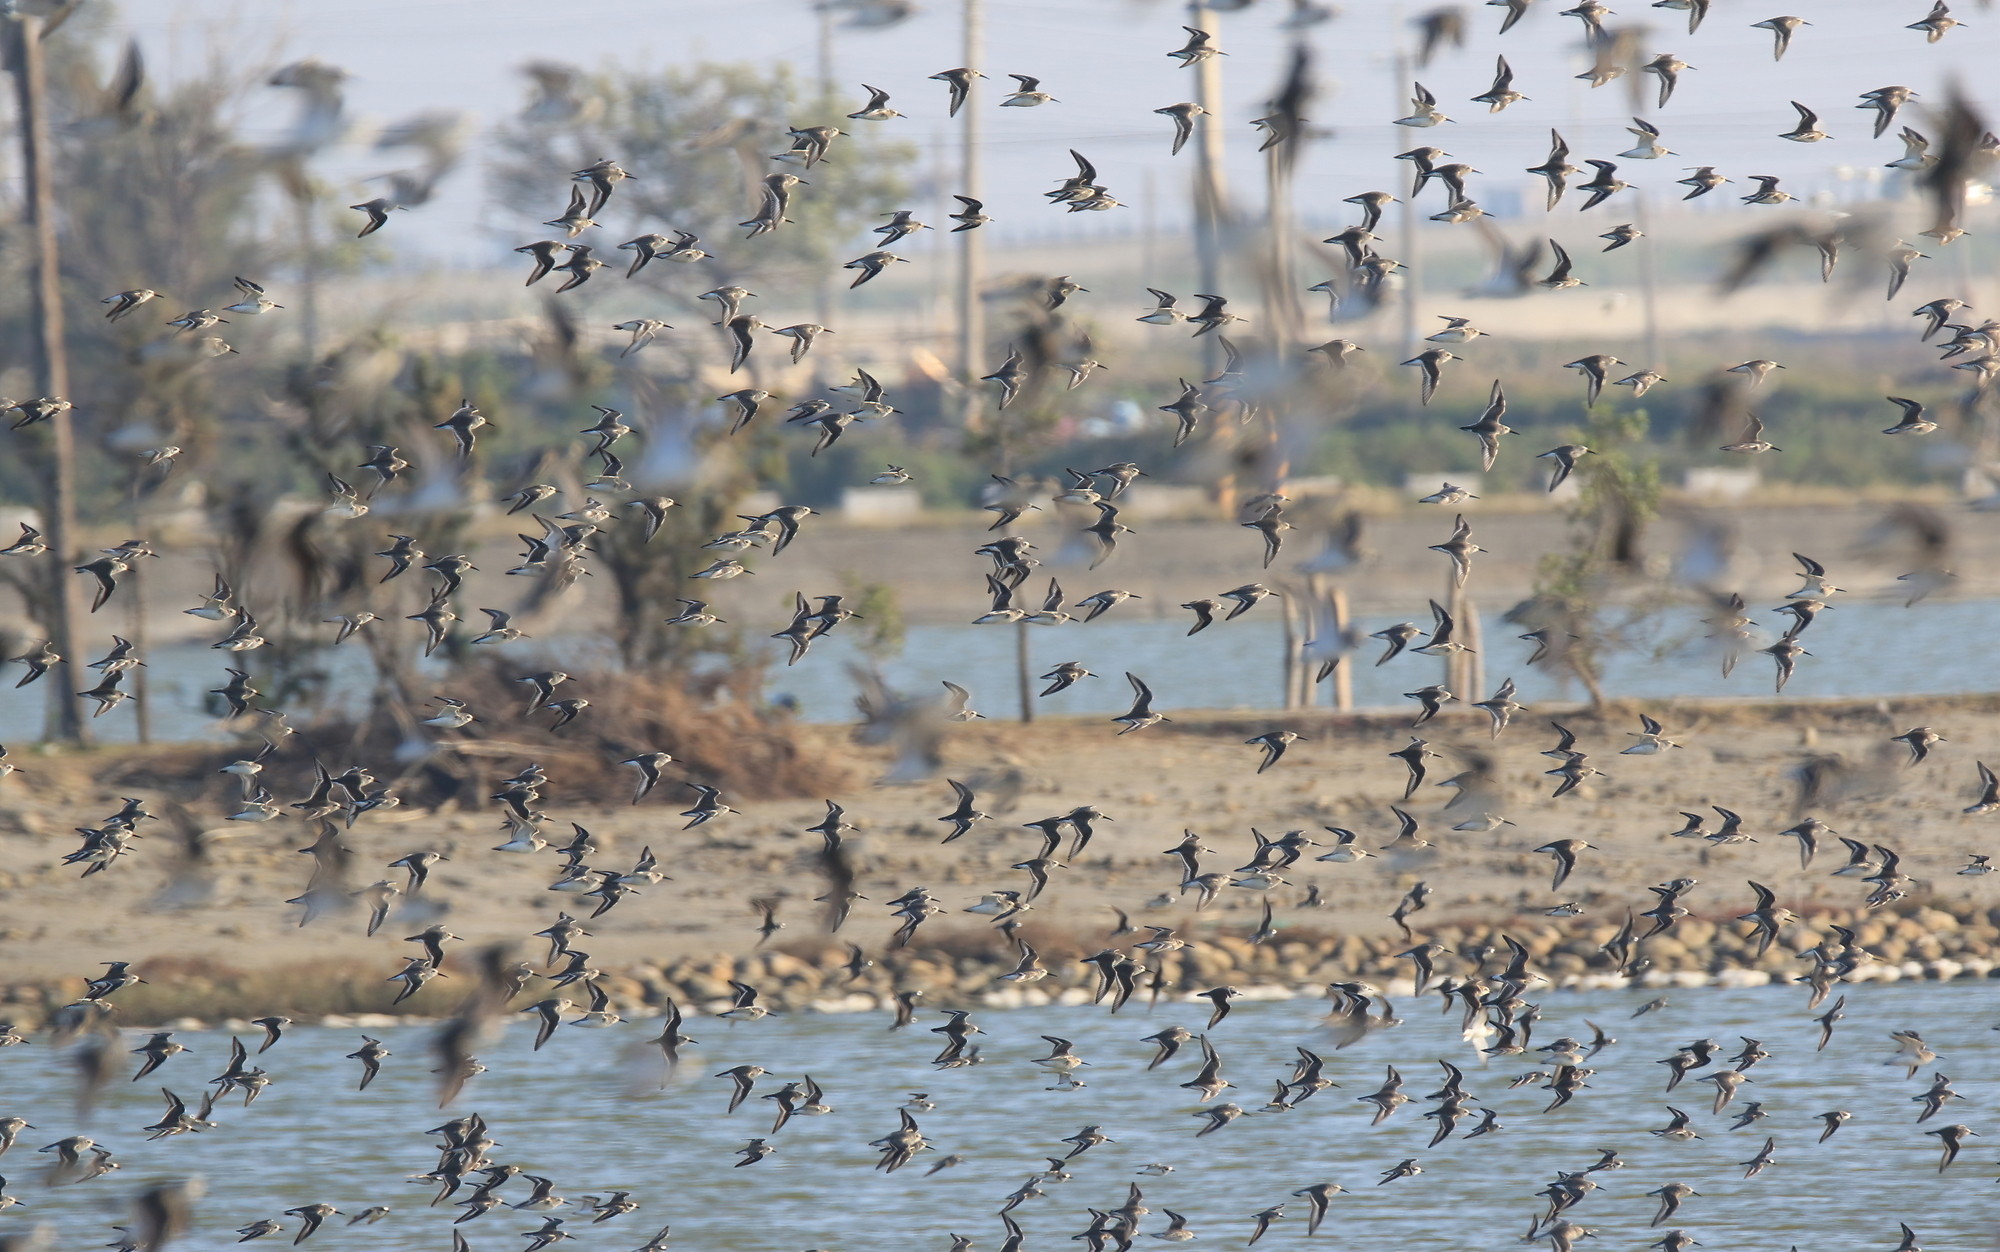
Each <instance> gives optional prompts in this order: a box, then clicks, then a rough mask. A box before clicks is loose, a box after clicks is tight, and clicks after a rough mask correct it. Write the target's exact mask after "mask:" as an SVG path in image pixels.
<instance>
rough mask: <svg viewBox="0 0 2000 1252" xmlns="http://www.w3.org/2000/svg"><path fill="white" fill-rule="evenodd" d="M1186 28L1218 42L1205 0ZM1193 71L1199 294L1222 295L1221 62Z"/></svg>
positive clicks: (1215, 360)
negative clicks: (1197, 111) (1196, 112)
mask: <svg viewBox="0 0 2000 1252" xmlns="http://www.w3.org/2000/svg"><path fill="white" fill-rule="evenodd" d="M1188 25H1189V26H1192V27H1194V28H1195V29H1196V30H1199V31H1205V32H1206V33H1207V34H1208V35H1209V36H1210V39H1209V42H1210V43H1219V42H1220V41H1221V32H1220V31H1219V30H1218V29H1217V22H1216V16H1215V10H1213V9H1211V8H1209V6H1208V0H1189V3H1188ZM1194 71H1195V97H1194V99H1195V103H1196V104H1199V105H1200V106H1201V107H1202V113H1201V115H1200V116H1199V117H1197V118H1195V149H1194V152H1195V173H1194V246H1195V259H1196V260H1197V262H1198V263H1199V265H1200V275H1201V289H1202V291H1203V292H1204V293H1208V294H1212V295H1222V294H1224V292H1223V290H1222V248H1223V242H1224V241H1223V234H1224V232H1225V231H1226V230H1227V229H1228V225H1229V201H1228V193H1227V192H1226V191H1225V190H1224V187H1223V174H1222V109H1223V105H1222V58H1220V57H1203V58H1202V59H1201V60H1200V61H1198V62H1196V63H1195V67H1194ZM1206 340H1207V341H1206V347H1205V352H1206V355H1205V356H1204V358H1203V359H1204V361H1205V363H1206V365H1207V368H1208V371H1209V372H1210V373H1211V374H1212V373H1214V372H1215V371H1216V369H1218V368H1219V367H1220V366H1221V364H1222V346H1221V344H1219V343H1217V342H1216V340H1215V338H1214V337H1213V336H1208V337H1206Z"/></svg>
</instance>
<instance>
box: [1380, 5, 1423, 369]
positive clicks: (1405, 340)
mask: <svg viewBox="0 0 2000 1252" xmlns="http://www.w3.org/2000/svg"><path fill="white" fill-rule="evenodd" d="M1400 13H1401V10H1400V8H1399V9H1398V15H1399V16H1398V21H1397V25H1398V26H1399V27H1400V26H1401V24H1402V23H1401V18H1400ZM1412 81H1413V80H1412V78H1411V75H1410V54H1409V53H1407V52H1404V51H1402V50H1400V49H1398V50H1397V52H1396V85H1395V89H1394V90H1395V93H1396V103H1397V105H1398V106H1400V105H1402V104H1403V103H1404V101H1403V93H1404V92H1405V91H1407V90H1408V89H1409V87H1410V84H1411V82H1412ZM1401 133H1402V132H1400V131H1398V132H1397V134H1398V136H1399V139H1398V142H1400V135H1401ZM1416 199H1417V197H1416V195H1415V194H1414V193H1413V194H1411V195H1407V196H1404V197H1403V202H1402V203H1401V204H1399V205H1397V206H1396V251H1397V253H1398V254H1399V256H1398V258H1397V259H1399V260H1400V261H1402V263H1403V298H1402V299H1401V300H1400V301H1398V302H1397V303H1398V308H1399V311H1400V312H1401V313H1402V334H1401V339H1402V349H1401V352H1400V353H1399V355H1401V356H1404V357H1411V356H1415V355H1416V354H1417V343H1418V340H1417V300H1418V298H1419V296H1420V295H1421V288H1422V287H1423V269H1422V267H1421V266H1420V265H1419V264H1418V259H1417V206H1416ZM1385 279H1386V276H1385Z"/></svg>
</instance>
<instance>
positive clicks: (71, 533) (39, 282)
mask: <svg viewBox="0 0 2000 1252" xmlns="http://www.w3.org/2000/svg"><path fill="white" fill-rule="evenodd" d="M63 12H67V10H64V11H63ZM58 20H60V19H58ZM8 24H9V25H10V26H11V27H12V28H13V29H12V31H11V32H10V39H9V43H10V45H11V46H10V47H9V48H8V50H7V51H8V68H9V69H11V70H12V71H13V72H14V87H15V91H16V94H17V96H18V100H19V104H18V108H19V114H20V124H21V171H22V175H23V178H24V180H25V186H24V193H25V194H24V195H23V206H24V208H25V209H26V211H27V219H28V233H29V238H30V239H31V240H32V241H33V247H34V251H35V278H34V312H35V316H34V319H33V320H34V341H35V361H36V367H37V372H36V384H37V386H39V387H40V388H41V390H42V394H43V395H45V396H53V397H58V398H67V397H68V395H69V353H68V348H67V345H66V343H65V341H64V339H63V308H62V268H61V256H60V253H59V251H58V249H57V244H56V197H55V183H54V161H53V159H52V154H51V152H50V149H49V118H48V76H47V73H46V71H45V69H44V66H43V62H42V35H43V33H44V32H45V31H46V30H47V21H46V19H44V18H43V17H42V16H41V15H39V14H34V13H21V12H14V13H11V14H10V15H9V17H8ZM49 449H50V454H51V457H52V459H53V461H54V464H53V465H51V466H50V467H49V471H50V472H49V484H48V488H49V494H48V504H49V510H48V516H47V517H45V518H44V519H43V525H44V526H46V527H47V528H48V536H49V554H48V555H49V559H50V565H49V581H48V605H47V609H46V615H47V624H48V627H49V631H50V634H51V635H52V636H53V638H52V640H51V642H53V643H54V644H55V647H56V651H58V652H60V653H61V654H62V658H63V659H62V661H61V662H60V663H59V664H58V665H57V666H56V672H55V683H56V685H55V687H54V688H52V689H51V694H50V697H49V699H50V701H51V712H52V716H51V719H50V720H51V722H52V723H53V733H54V735H55V737H56V738H59V739H61V740H63V741H65V742H68V743H73V744H82V743H86V742H88V740H89V736H88V732H87V731H86V729H85V725H84V721H83V717H82V714H81V712H80V711H79V709H78V707H77V699H76V691H77V688H78V687H79V685H80V684H79V682H78V680H77V675H78V674H80V673H81V672H82V670H81V669H80V668H79V667H80V666H81V665H82V663H83V657H82V647H83V644H82V639H81V637H80V636H79V635H78V633H77V627H78V624H79V623H80V622H81V621H82V618H83V603H82V594H83V589H82V587H81V585H80V584H79V583H78V582H77V580H76V578H75V577H74V576H73V575H71V573H70V567H71V566H72V565H75V564H78V563H79V562H78V561H77V560H76V556H77V551H76V542H77V541H76V437H75V433H74V431H73V430H72V428H71V425H70V415H69V411H68V410H64V411H63V412H60V413H57V414H56V415H55V416H53V417H52V418H50V419H49Z"/></svg>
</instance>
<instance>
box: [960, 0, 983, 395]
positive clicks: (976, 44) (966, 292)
mask: <svg viewBox="0 0 2000 1252" xmlns="http://www.w3.org/2000/svg"><path fill="white" fill-rule="evenodd" d="M960 2H961V4H962V6H963V7H962V9H961V10H960V12H961V14H962V15H963V21H964V38H965V46H964V49H963V55H964V65H965V68H966V69H967V70H977V69H978V68H979V59H980V52H981V47H982V45H983V44H984V43H985V41H986V29H985V27H986V14H985V7H984V0H960ZM984 95H985V93H984V92H983V91H981V90H980V89H979V79H978V77H977V76H976V75H968V76H967V80H966V84H965V107H964V108H962V109H960V110H959V114H960V116H962V117H963V118H964V119H965V120H964V122H963V123H962V124H961V126H962V129H961V130H960V131H959V144H960V149H959V170H958V175H959V182H960V184H961V188H960V191H959V193H958V194H960V195H962V196H968V197H970V198H972V199H974V200H980V199H983V198H984V195H983V193H982V192H981V190H980V187H981V179H980V176H979V173H980V171H979V157H980V153H979V106H980V104H981V97H982V96H984ZM985 280H986V234H985V227H980V228H978V229H975V230H967V231H960V232H959V235H958V376H959V381H960V383H961V385H963V387H964V388H965V392H964V395H963V408H962V413H963V418H964V423H965V425H966V426H967V427H971V426H974V425H976V424H977V421H978V413H977V411H976V410H977V408H978V405H979V388H978V386H977V383H978V380H979V371H980V370H982V369H984V368H986V367H985V366H984V365H983V364H981V361H982V359H983V357H984V355H985V352H986V306H985V304H984V303H983V302H982V301H981V299H980V290H979V289H980V287H981V286H982V285H983V284H984V283H985Z"/></svg>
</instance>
